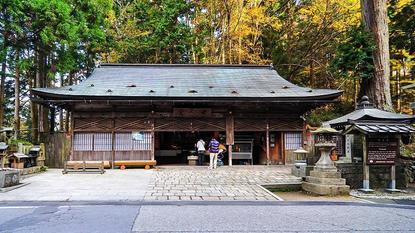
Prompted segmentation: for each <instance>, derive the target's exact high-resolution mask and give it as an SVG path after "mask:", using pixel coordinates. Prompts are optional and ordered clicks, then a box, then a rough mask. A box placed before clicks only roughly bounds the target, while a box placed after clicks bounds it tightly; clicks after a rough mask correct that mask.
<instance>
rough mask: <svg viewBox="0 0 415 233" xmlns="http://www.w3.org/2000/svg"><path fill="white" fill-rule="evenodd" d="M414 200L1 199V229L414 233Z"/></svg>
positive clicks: (30, 232) (103, 232)
mask: <svg viewBox="0 0 415 233" xmlns="http://www.w3.org/2000/svg"><path fill="white" fill-rule="evenodd" d="M413 204H414V203H413V202H404V203H402V204H396V203H390V202H389V203H342V202H206V201H205V202H21V203H18V202H3V203H0V232H2V233H3V232H20V233H23V232H24V233H26V232H27V233H37V232H39V233H48V232H51V233H52V232H53V233H57V232H71V233H77V232H82V233H83V232H88V233H91V232H97V233H98V232H99V233H112V232H117V233H123V232H125V233H129V232H376V233H379V232H415V205H413Z"/></svg>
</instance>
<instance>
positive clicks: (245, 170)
mask: <svg viewBox="0 0 415 233" xmlns="http://www.w3.org/2000/svg"><path fill="white" fill-rule="evenodd" d="M290 169H291V168H290V167H288V166H268V167H267V166H233V167H219V168H218V169H216V170H209V169H207V167H191V166H180V167H173V166H165V167H158V168H156V169H155V170H154V176H153V178H152V180H151V181H150V183H149V185H148V189H147V192H146V194H145V196H144V200H146V201H152V200H163V201H165V200H174V201H178V200H183V201H191V200H198V201H201V200H207V201H221V200H226V201H229V200H236V201H267V200H270V201H272V200H274V201H275V200H278V198H277V197H276V196H275V195H273V194H272V193H271V192H269V191H267V190H265V189H264V188H263V187H261V186H260V185H272V184H292V183H299V182H301V179H300V178H298V177H295V176H293V175H291V174H290Z"/></svg>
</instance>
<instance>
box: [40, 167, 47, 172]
mask: <svg viewBox="0 0 415 233" xmlns="http://www.w3.org/2000/svg"><path fill="white" fill-rule="evenodd" d="M47 170H48V167H47V166H41V167H40V171H41V172H45V171H47Z"/></svg>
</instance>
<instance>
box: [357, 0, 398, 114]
mask: <svg viewBox="0 0 415 233" xmlns="http://www.w3.org/2000/svg"><path fill="white" fill-rule="evenodd" d="M386 2H387V0H361V9H362V16H363V22H364V24H365V26H366V28H367V29H368V30H369V31H370V32H371V33H372V35H373V38H374V41H375V44H376V49H375V51H374V52H373V55H374V67H375V73H374V75H373V77H372V78H371V79H370V80H369V81H368V82H367V86H362V87H361V88H365V89H364V91H363V93H366V95H368V96H369V98H370V99H371V101H372V102H373V104H374V105H375V106H376V107H378V108H380V109H387V110H392V109H393V107H392V99H391V93H390V72H389V70H390V66H389V32H388V16H387V12H386V10H387V6H386Z"/></svg>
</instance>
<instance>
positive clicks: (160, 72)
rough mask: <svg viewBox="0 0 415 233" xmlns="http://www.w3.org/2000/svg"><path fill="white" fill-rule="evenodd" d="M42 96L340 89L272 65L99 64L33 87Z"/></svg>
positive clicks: (233, 95) (274, 94)
mask: <svg viewBox="0 0 415 233" xmlns="http://www.w3.org/2000/svg"><path fill="white" fill-rule="evenodd" d="M33 92H34V94H35V95H37V96H39V97H41V98H44V99H62V100H65V99H67V100H69V99H88V100H89V99H105V100H107V99H108V100H111V99H150V100H151V99H215V98H219V99H220V98H224V99H244V98H253V99H254V98H261V99H264V98H265V99H288V100H289V99H297V100H303V99H304V100H328V101H329V100H333V99H335V98H337V97H338V96H340V95H341V93H342V91H339V90H331V89H311V88H305V87H299V86H297V85H294V84H292V83H290V82H288V81H287V80H285V79H283V78H282V77H281V76H280V75H279V74H278V73H277V72H276V71H275V70H274V69H273V68H272V66H260V65H180V64H174V65H168V64H166V65H162V64H103V65H100V66H99V67H98V68H96V69H95V70H94V71H93V73H92V74H91V75H90V76H89V77H88V78H87V79H86V80H84V81H83V82H81V83H80V84H78V85H72V86H65V87H59V88H34V89H33Z"/></svg>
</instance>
